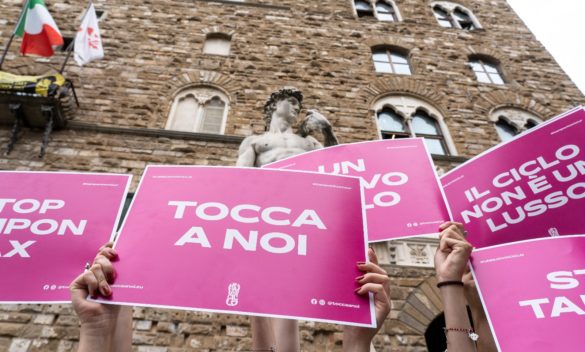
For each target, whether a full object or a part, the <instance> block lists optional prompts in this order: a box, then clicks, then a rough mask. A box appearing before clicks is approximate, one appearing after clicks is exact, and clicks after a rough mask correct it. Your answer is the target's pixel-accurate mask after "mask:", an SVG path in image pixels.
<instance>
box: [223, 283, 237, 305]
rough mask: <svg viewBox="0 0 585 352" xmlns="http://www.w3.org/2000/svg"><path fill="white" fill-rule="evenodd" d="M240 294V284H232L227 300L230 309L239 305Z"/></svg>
mask: <svg viewBox="0 0 585 352" xmlns="http://www.w3.org/2000/svg"><path fill="white" fill-rule="evenodd" d="M239 293H240V284H238V283H236V282H232V283H231V284H229V286H228V295H227V298H226V300H225V304H227V305H228V306H230V307H233V306H237V305H238V294H239Z"/></svg>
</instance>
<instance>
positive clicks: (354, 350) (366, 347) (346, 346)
mask: <svg viewBox="0 0 585 352" xmlns="http://www.w3.org/2000/svg"><path fill="white" fill-rule="evenodd" d="M348 340H349V339H345V338H344V339H343V352H370V341H359V340H356V339H351V341H348Z"/></svg>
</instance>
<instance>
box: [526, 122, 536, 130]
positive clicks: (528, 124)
mask: <svg viewBox="0 0 585 352" xmlns="http://www.w3.org/2000/svg"><path fill="white" fill-rule="evenodd" d="M536 125H538V122H537V121H535V120H533V119H528V121H526V123H525V124H524V128H525V129H527V130H529V129H531V128H532V127H536Z"/></svg>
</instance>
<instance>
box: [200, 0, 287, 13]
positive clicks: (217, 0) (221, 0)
mask: <svg viewBox="0 0 585 352" xmlns="http://www.w3.org/2000/svg"><path fill="white" fill-rule="evenodd" d="M196 1H197V2H215V3H220V4H226V5H233V6H247V7H260V8H265V9H272V10H286V11H288V10H290V7H289V6H279V5H269V4H258V3H250V2H245V1H230V0H196Z"/></svg>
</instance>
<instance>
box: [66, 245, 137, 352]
mask: <svg viewBox="0 0 585 352" xmlns="http://www.w3.org/2000/svg"><path fill="white" fill-rule="evenodd" d="M111 247H112V244H111V243H108V244H106V245H105V246H103V247H102V248H100V251H99V253H98V255H97V256H96V257H95V259H94V261H93V265H91V267H90V268H89V270H86V271H85V272H84V273H82V274H81V275H79V276H78V277H77V278H76V279H75V280H74V281H73V282H72V283H71V285H70V288H69V289H70V293H71V300H72V303H73V309H74V310H75V313H76V314H77V316H78V318H79V321H80V323H81V328H80V336H79V349H78V352H89V351H91V352H127V351H131V349H132V307H122V306H116V305H110V304H101V303H96V302H91V301H88V300H87V296H88V295H91V296H94V297H95V296H97V295H102V296H105V297H107V296H110V295H111V294H112V289H111V287H110V284H111V283H112V282H113V280H114V277H115V271H114V267H113V265H112V263H111V261H113V260H115V259H116V258H117V253H116V251H115V250H114V249H113V248H111Z"/></svg>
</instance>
